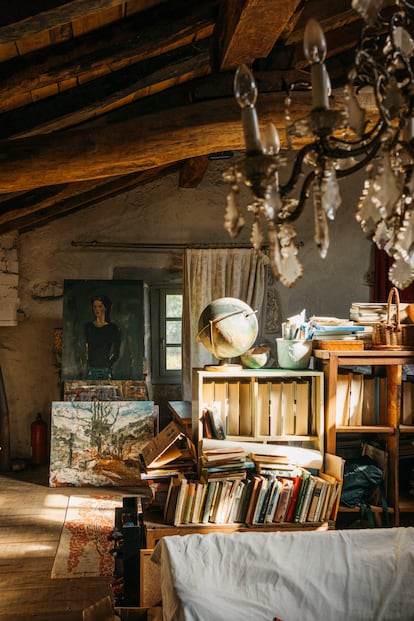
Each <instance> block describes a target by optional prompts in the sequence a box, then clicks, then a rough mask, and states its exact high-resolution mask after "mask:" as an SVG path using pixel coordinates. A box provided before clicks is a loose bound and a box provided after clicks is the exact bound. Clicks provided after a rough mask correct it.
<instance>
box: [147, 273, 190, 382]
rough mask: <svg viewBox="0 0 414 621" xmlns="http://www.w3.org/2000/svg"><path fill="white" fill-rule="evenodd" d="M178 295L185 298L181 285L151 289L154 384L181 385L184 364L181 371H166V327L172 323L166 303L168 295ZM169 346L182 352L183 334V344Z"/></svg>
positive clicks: (159, 286)
mask: <svg viewBox="0 0 414 621" xmlns="http://www.w3.org/2000/svg"><path fill="white" fill-rule="evenodd" d="M177 294H178V295H181V296H182V297H183V290H182V286H181V285H158V286H157V285H155V286H152V287H151V358H152V382H153V384H181V378H182V364H181V369H180V370H174V371H169V370H167V369H166V352H167V343H166V326H167V321H171V318H170V317H167V315H166V307H167V304H166V301H167V295H177ZM172 319H174V318H172ZM177 321H178V320H177ZM181 325H182V317H181ZM169 346H170V347H171V346H172V347H174V346H177V347H180V348H181V351H182V347H183V343H182V333H181V343H180V344H178V343H177V344H175V343H172V344H169Z"/></svg>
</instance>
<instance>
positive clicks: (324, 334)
mask: <svg viewBox="0 0 414 621" xmlns="http://www.w3.org/2000/svg"><path fill="white" fill-rule="evenodd" d="M310 323H311V334H312V339H314V340H317V341H321V340H327V341H342V340H356V339H358V337H359V336H362V334H363V332H364V327H363V326H357V325H355V324H354V322H353V321H350V320H348V319H339V318H336V317H312V319H311V321H310Z"/></svg>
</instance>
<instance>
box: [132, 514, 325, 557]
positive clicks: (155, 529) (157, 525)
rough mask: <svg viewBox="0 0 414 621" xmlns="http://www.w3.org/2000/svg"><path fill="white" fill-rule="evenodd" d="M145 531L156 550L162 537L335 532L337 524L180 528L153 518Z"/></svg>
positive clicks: (225, 525) (145, 521)
mask: <svg viewBox="0 0 414 621" xmlns="http://www.w3.org/2000/svg"><path fill="white" fill-rule="evenodd" d="M144 529H145V537H146V547H147V548H150V549H152V548H154V547H155V545H156V544H157V543H158V541H159V540H160V539H162V537H170V536H173V535H191V534H199V535H207V534H208V533H243V532H252V531H255V532H278V531H286V532H288V531H296V530H301V531H302V530H307V531H311V530H312V531H313V530H333V529H335V523H334V522H332V521H329V522H305V523H303V524H302V523H301V524H296V523H294V522H282V523H272V524H255V525H250V524H249V525H247V524H212V523H209V524H180V525H179V526H171V525H168V524H163V523H162V521H161V520H160V521H158V520H157V519H156V518H155V521H154V517H153V516H151V515H150V516H148V518H144Z"/></svg>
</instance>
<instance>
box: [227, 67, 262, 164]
mask: <svg viewBox="0 0 414 621" xmlns="http://www.w3.org/2000/svg"><path fill="white" fill-rule="evenodd" d="M234 94H235V97H236V100H237V103H238V104H239V106H240V108H241V119H242V125H243V132H244V140H245V143H246V151H248V152H249V151H250V152H252V151H260V152H261V150H262V145H261V142H260V131H259V121H258V118H257V112H256V108H255V103H256V99H257V86H256V82H255V79H254V77H253V74H252V72H251V71H250V69H249V68H248V67H247V65H240V66H239V67H238V69H237V71H236V74H235V76H234Z"/></svg>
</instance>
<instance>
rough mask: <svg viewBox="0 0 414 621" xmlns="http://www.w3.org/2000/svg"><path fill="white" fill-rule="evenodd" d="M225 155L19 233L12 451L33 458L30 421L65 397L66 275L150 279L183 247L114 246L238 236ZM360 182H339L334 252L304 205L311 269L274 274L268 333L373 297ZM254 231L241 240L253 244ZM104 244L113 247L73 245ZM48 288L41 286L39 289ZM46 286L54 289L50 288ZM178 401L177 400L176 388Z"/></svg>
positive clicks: (7, 330)
mask: <svg viewBox="0 0 414 621" xmlns="http://www.w3.org/2000/svg"><path fill="white" fill-rule="evenodd" d="M225 166H226V162H224V163H223V162H211V163H210V165H209V168H208V170H207V173H206V175H205V178H204V180H203V182H202V183H201V184H200V185H199V186H198V187H197V188H195V189H180V188H178V177H177V175H171V176H168V177H166V178H165V179H163V180H160V181H157V182H154V183H151V184H148V185H146V186H144V187H140V188H138V189H135V190H133V191H130V192H127V193H125V194H122V195H120V196H118V197H116V198H112V199H108V200H106V201H104V202H102V203H100V204H98V205H95V206H92V207H89V208H87V209H85V210H83V211H81V212H79V213H77V214H73V215H70V216H67V217H65V218H62V219H60V220H57V221H55V222H53V223H50V224H48V225H46V226H44V227H41V228H38V229H36V230H34V231H32V232H28V233H25V234H22V235H20V238H19V246H18V251H19V274H20V276H19V297H20V308H21V314H20V315H21V319H20V320H19V323H18V325H17V326H16V327H1V328H0V348H1V368H2V372H3V379H4V385H5V390H6V395H7V401H8V406H9V416H10V427H11V454H12V457H30V453H31V449H30V424H31V422H32V421H33V420H34V419H35V416H36V413H37V412H41V413H42V414H43V417H44V419H45V420H46V421H47V422H48V423H49V416H50V403H51V401H52V400H57V399H59V398H60V376H59V369H58V367H57V365H56V359H55V355H54V351H53V343H54V341H53V338H54V329H55V328H58V327H61V324H62V309H63V297H62V295H61V293H62V290H63V289H62V286H63V281H64V279H111V278H112V277H113V274H114V270H115V269H117V268H118V269H121V268H129V269H130V270H132V271H133V273H134V274H135V276H136V277H137V278H143V279H144V280H146V281H147V282H148V283H149V284H151V283H152V282H159V281H161V280H168V279H175V280H177V279H178V280H179V279H180V277H181V267H182V259H181V255H182V252H181V251H174V252H172V251H170V250H167V251H162V252H160V251H151V250H145V251H142V250H141V251H140V250H138V249H134V248H133V247H132V246H131V247H130V248H123V249H120V248H111V247H110V245H111V243H112V244H113V243H114V242H115V243H119V242H122V243H125V244H128V243H130V244H140V243H145V244H151V243H154V244H155V243H157V244H159V243H166V244H167V243H168V244H169V243H171V244H195V245H197V244H204V243H214V244H220V243H226V244H228V243H229V242H230V241H231V240H230V238H229V237H228V235H227V233H226V231H225V230H224V228H223V214H224V205H225V195H226V192H227V186H226V184H225V183H224V182H223V181H222V180H221V172H222V170H223V169H224V168H225ZM361 186H362V180H361V181H359V180H356V179H355V178H353V179H352V180H345V181H342V182H341V194H342V199H343V205H342V207H341V209H340V211H339V213H338V215H337V219H336V221H335V222H334V223H332V225H331V226H330V235H331V242H330V250H329V252H328V257H327V258H325V259H321V258H320V256H319V254H318V252H317V250H316V247H315V245H314V243H313V213H312V209H311V205H310V204H308V205H307V209H306V213H305V214H304V215H303V216H302V218H301V221H300V223H299V225H298V227H297V230H298V236H297V242H298V243H299V245H300V248H299V258H300V260H301V262H302V264H303V265H304V276H303V277H302V278H301V280H300V282H299V283H298V284H297V285H296V286H294V287H293V288H291V289H286V288H285V287H283V286H282V285H280V284H279V283H275V282H274V281H273V279H270V280H269V293H268V294H269V298H270V299H271V301H272V304H271V308H272V314H273V316H272V317H270V318H269V317H268V323H269V326H268V330H267V332H268V333H270V338H274V337H275V336H276V333H275V331H276V330H277V326H278V325H279V324H280V321H283V320H284V319H285V318H286V317H288V316H290V315H292V314H295V313H297V312H300V311H301V310H302V309H303V308H305V309H306V312H307V314H308V316H310V315H313V314H316V315H335V316H340V317H347V316H348V313H349V307H350V305H351V303H352V302H353V301H369V300H370V288H369V286H368V285H367V274H368V273H369V270H370V269H371V268H370V256H371V244H370V243H369V242H368V241H367V240H365V238H364V236H363V234H362V232H361V230H360V228H359V226H358V225H357V223H356V222H355V220H354V210H355V205H356V201H357V197H358V195H359V192H360V190H361ZM249 234H250V232H249V230H245V231H244V232H243V235H242V236H241V237H240V239H238V240H237V242H243V243H247V242H248V240H249ZM93 240H97V241H99V242H107V243H108V247H107V248H106V249H94V248H84V247H76V246H74V245H73V244H72V242H89V241H93ZM39 291H40V292H43V293H40V294H39ZM48 292H49V293H50V295H48ZM171 398H172V399H175V398H177V397H176V391H175V392H174V394H173V396H172V397H171Z"/></svg>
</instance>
